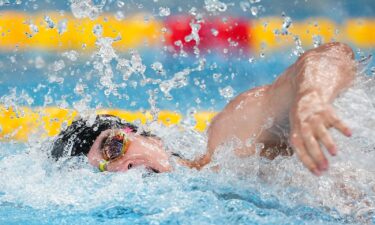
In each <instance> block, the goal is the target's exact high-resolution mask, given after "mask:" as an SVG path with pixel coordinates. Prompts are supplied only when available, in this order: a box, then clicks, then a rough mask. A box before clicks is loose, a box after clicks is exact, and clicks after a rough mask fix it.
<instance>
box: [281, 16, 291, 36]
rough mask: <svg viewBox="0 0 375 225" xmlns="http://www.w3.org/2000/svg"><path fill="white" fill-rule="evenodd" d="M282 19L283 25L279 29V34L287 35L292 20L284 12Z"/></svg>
mask: <svg viewBox="0 0 375 225" xmlns="http://www.w3.org/2000/svg"><path fill="white" fill-rule="evenodd" d="M282 17H283V18H284V21H283V25H282V28H281V34H282V35H287V34H288V33H289V32H288V29H289V27H290V25H292V19H291V18H290V17H289V16H286V15H285V13H284V12H283V13H282Z"/></svg>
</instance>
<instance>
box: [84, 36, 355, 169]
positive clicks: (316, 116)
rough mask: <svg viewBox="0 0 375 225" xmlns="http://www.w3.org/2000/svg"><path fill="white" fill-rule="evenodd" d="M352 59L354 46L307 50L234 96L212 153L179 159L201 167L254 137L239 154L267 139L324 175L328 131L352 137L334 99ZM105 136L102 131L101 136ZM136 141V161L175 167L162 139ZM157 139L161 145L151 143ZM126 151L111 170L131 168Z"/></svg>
mask: <svg viewBox="0 0 375 225" xmlns="http://www.w3.org/2000/svg"><path fill="white" fill-rule="evenodd" d="M353 58H354V54H353V51H352V50H351V48H350V47H348V46H347V45H345V44H342V43H328V44H324V45H322V46H320V47H318V48H315V49H312V50H309V51H307V52H305V53H304V54H303V55H302V56H301V57H299V58H298V60H297V61H296V62H295V63H294V64H293V65H291V66H290V67H289V68H288V69H287V70H286V71H285V72H284V73H283V74H281V75H280V76H279V77H278V79H277V80H276V81H275V82H274V83H272V84H270V85H265V86H262V87H257V88H253V89H251V90H248V91H246V92H244V93H242V94H240V95H238V96H237V97H235V98H234V99H233V100H232V101H231V102H230V103H229V104H228V105H227V106H226V107H225V108H224V109H223V110H222V111H221V112H220V113H219V114H218V115H216V117H215V118H214V119H213V121H212V122H211V124H210V126H209V128H208V130H207V135H208V144H207V152H206V153H205V154H204V155H203V156H200V157H198V158H197V159H196V160H193V161H187V160H180V163H181V164H183V165H186V166H188V167H191V168H196V169H201V168H202V167H204V166H205V165H207V164H208V163H210V161H211V158H212V155H213V154H214V152H215V151H216V149H218V147H219V146H220V145H222V144H224V143H225V142H227V141H229V140H231V139H232V138H233V137H236V138H239V139H240V140H241V141H242V143H246V141H247V140H248V139H249V138H252V139H253V143H254V144H251V145H245V144H243V145H242V147H241V148H239V149H236V150H235V153H236V154H237V155H238V156H239V157H249V156H251V155H253V154H255V152H256V147H255V143H264V146H265V147H264V149H263V150H262V151H261V153H260V154H261V155H262V156H265V157H268V158H270V159H272V158H274V157H276V156H277V155H278V154H283V155H290V154H291V153H292V152H295V153H296V155H297V156H298V157H299V159H300V160H301V162H302V163H303V165H304V166H305V167H306V168H308V169H309V170H310V171H311V172H312V173H314V174H315V175H321V174H322V172H323V171H325V170H327V169H328V166H329V165H328V160H327V158H326V156H325V151H324V148H325V149H326V150H327V151H328V152H329V154H331V155H333V156H334V155H336V154H337V152H338V150H337V148H336V144H335V142H334V140H333V139H332V137H331V135H330V133H329V132H328V130H329V129H330V128H332V127H333V128H335V129H337V130H338V131H340V132H341V133H342V134H344V135H345V136H348V137H349V136H351V130H350V129H349V128H348V126H347V125H346V124H345V123H344V122H343V121H341V120H340V118H338V116H337V115H336V113H335V110H334V108H333V107H332V101H333V100H334V99H335V98H336V97H337V96H338V95H339V94H340V93H341V92H342V91H344V90H345V89H347V88H348V87H349V86H350V85H351V84H352V82H353V80H354V77H355V69H356V66H355V61H354V59H353ZM103 135H104V134H103ZM102 137H103V136H102V134H101V135H100V136H99V137H98V139H100V138H102ZM98 139H97V141H98ZM135 139H136V140H138V142H135V143H138V144H137V145H136V144H134V145H133V147H134V148H135V147H136V146H139V147H140V149H139V150H134V152H133V151H130V152H129V154H130V153H132V152H133V153H132V154H135V155H137V157H138V158H137V160H138V161H136V162H135V165H138V164H139V163H144V164H145V166H146V167H149V166H154V167H157V168H155V169H157V170H160V172H164V171H169V170H170V165H169V164H168V165H167V164H166V163H165V162H166V161H168V155H167V154H166V153H165V152H164V151H163V147H162V143H161V142H159V143H156V142H155V141H156V140H153V141H150V140H149V138H146V137H142V138H138V137H137V136H135ZM97 141H95V143H94V145H93V147H92V148H91V150H90V152H89V155H88V157H89V161H90V163H91V164H93V165H94V166H98V162H99V161H100V159H102V157H101V155H100V152H99V150H98V146H99V145H97ZM142 143H146V144H142ZM153 143H154V144H155V145H156V147H152V144H153ZM288 146H289V147H290V148H289V151H288ZM322 146H324V148H322ZM130 147H132V146H130ZM155 148H156V150H155ZM275 150H277V151H275ZM292 150H293V151H292ZM150 151H151V153H155V154H151V155H153V157H150ZM162 152H164V154H163V153H162ZM127 154H128V153H127ZM127 154H126V155H127ZM132 154H131V155H129V158H130V157H131V156H134V155H132ZM126 155H125V156H124V157H123V158H124V159H121V160H118V161H115V162H111V163H110V164H109V165H108V170H109V171H126V170H127V168H128V166H129V162H130V161H131V160H130V159H127V158H126V157H127V156H126ZM159 157H160V158H159ZM161 162H162V163H161Z"/></svg>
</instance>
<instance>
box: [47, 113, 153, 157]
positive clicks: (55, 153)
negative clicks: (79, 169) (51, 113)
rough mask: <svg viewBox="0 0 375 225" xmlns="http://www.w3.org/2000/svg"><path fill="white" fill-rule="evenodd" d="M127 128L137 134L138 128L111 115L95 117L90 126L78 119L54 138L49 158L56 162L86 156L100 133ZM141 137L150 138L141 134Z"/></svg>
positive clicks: (147, 134) (145, 134)
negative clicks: (60, 159)
mask: <svg viewBox="0 0 375 225" xmlns="http://www.w3.org/2000/svg"><path fill="white" fill-rule="evenodd" d="M125 127H128V128H130V129H131V130H132V132H137V130H138V127H137V126H135V125H133V124H131V123H126V122H124V121H123V120H121V119H120V118H118V117H116V116H112V115H97V116H96V119H95V122H94V123H93V124H92V125H91V126H90V124H89V122H88V120H86V119H82V118H80V119H78V120H75V121H73V122H72V124H71V125H70V126H69V127H67V128H66V129H65V130H63V131H61V132H60V134H59V135H58V136H57V137H56V139H55V141H54V143H53V147H52V151H51V156H52V157H53V158H54V159H56V160H58V159H59V158H61V157H63V156H78V155H81V154H83V155H87V154H88V153H89V151H90V148H91V146H92V144H93V143H94V141H95V139H96V138H97V137H98V136H99V135H100V133H101V132H102V131H105V130H108V129H120V128H125ZM141 135H144V136H150V134H149V133H147V132H143V133H141Z"/></svg>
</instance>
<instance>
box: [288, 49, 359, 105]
mask: <svg viewBox="0 0 375 225" xmlns="http://www.w3.org/2000/svg"><path fill="white" fill-rule="evenodd" d="M353 57H354V54H353V51H352V50H351V48H350V47H348V46H347V45H344V44H341V43H329V44H326V45H324V46H321V47H320V48H317V49H313V50H310V51H308V52H306V53H305V54H304V55H302V56H301V57H300V58H299V59H298V61H297V62H296V63H295V64H294V65H293V68H292V74H291V76H292V77H291V80H292V88H293V91H294V99H293V102H294V103H295V102H297V101H300V100H301V98H303V97H304V96H306V95H311V96H313V95H315V96H317V97H319V98H320V100H322V101H323V102H325V103H331V102H332V101H333V100H334V99H335V98H336V97H337V95H338V94H339V93H340V92H342V91H343V90H345V89H346V88H348V87H349V86H350V85H351V83H352V81H353V79H354V75H355V66H354V60H353Z"/></svg>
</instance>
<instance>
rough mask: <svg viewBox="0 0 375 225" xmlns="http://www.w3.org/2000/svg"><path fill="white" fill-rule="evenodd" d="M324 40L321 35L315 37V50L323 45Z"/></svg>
mask: <svg viewBox="0 0 375 225" xmlns="http://www.w3.org/2000/svg"><path fill="white" fill-rule="evenodd" d="M322 42H323V40H322V37H321V36H320V35H313V43H314V48H316V47H319V46H320V45H321V44H322Z"/></svg>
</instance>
